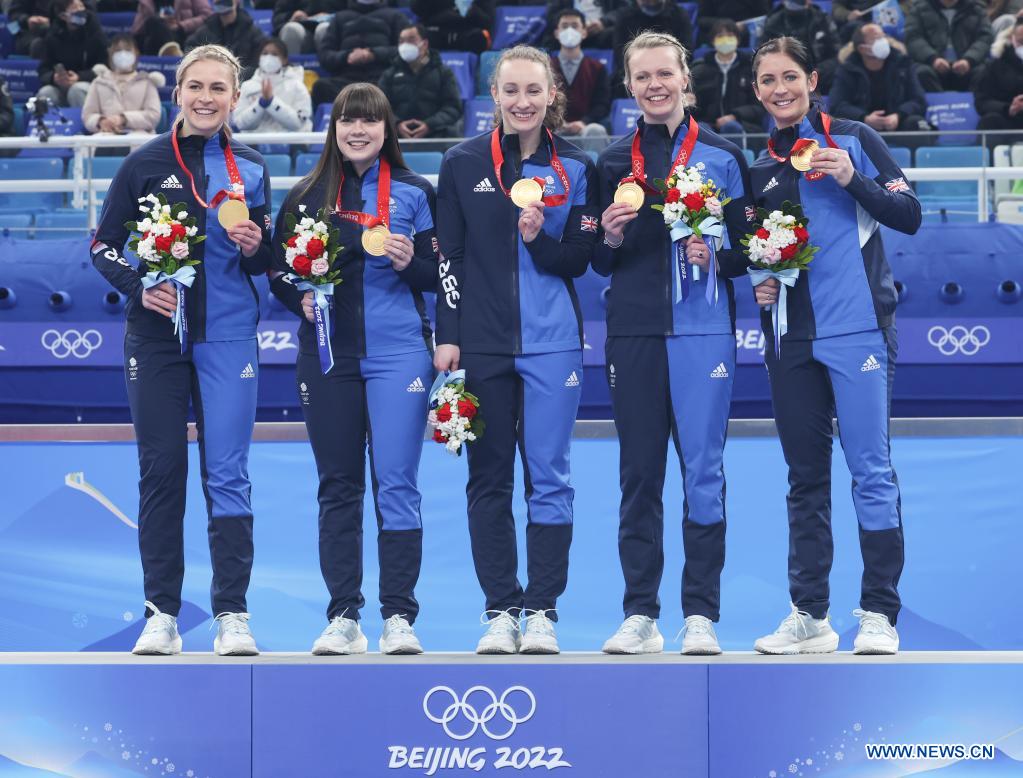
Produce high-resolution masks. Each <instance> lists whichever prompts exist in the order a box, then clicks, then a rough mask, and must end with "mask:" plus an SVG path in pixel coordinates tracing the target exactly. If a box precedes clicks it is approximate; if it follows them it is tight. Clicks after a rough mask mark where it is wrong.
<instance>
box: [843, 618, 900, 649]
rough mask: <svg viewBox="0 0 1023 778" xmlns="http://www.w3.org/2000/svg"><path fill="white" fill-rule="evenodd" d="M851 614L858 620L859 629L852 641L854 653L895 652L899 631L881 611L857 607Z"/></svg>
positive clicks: (897, 645)
mask: <svg viewBox="0 0 1023 778" xmlns="http://www.w3.org/2000/svg"><path fill="white" fill-rule="evenodd" d="M853 616H856V617H858V618H859V620H860V631H859V632H857V633H856V640H855V641H854V642H853V653H854V654H897V653H899V633H898V632H896V631H895V627H893V626H892V625H891V622H890V621H888V617H887V616H885V615H884V614H883V613H874V612H873V611H865V610H860V609H859V608H857V609H856V610H854V611H853Z"/></svg>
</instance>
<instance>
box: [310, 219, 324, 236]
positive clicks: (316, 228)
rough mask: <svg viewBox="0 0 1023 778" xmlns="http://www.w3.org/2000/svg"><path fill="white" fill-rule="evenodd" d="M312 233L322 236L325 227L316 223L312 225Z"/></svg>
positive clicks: (321, 223)
mask: <svg viewBox="0 0 1023 778" xmlns="http://www.w3.org/2000/svg"><path fill="white" fill-rule="evenodd" d="M313 231H314V232H316V233H318V234H320V235H322V234H323V233H325V232H326V231H327V225H326V224H324V223H323V222H316V224H314V225H313Z"/></svg>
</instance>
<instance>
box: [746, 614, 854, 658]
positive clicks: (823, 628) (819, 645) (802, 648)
mask: <svg viewBox="0 0 1023 778" xmlns="http://www.w3.org/2000/svg"><path fill="white" fill-rule="evenodd" d="M753 648H755V649H756V650H757V651H759V652H760V653H761V654H830V653H831V652H832V651H834V650H835V649H837V648H838V633H837V632H835V630H833V629H832V628H831V622H830V621H829V620H828V617H827V616H825V617H824V618H823V619H815V618H814V617H813V616H811V615H810V614H809V613H805V612H803V611H801V610H797V609H796V606H795V605H793V606H792V612H791V613H790V614H789V615H788V616H786V617H785V618H784V620H783V621H782V623H781V624H780V625H779V626H778V629H776V630H775V631H774V632H773V633H772V634H770V635H766V636H765V637H762V638H760V639H759V640H758V641H757V642H756V643H754V644H753Z"/></svg>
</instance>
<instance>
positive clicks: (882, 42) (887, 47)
mask: <svg viewBox="0 0 1023 778" xmlns="http://www.w3.org/2000/svg"><path fill="white" fill-rule="evenodd" d="M870 53H871V54H873V55H874V56H875V57H877V58H878V59H888V55H889V54H891V53H892V44H890V43H889V42H888V39H887V38H878V39H877V40H876V41H874V42H873V43H872V44H871V45H870Z"/></svg>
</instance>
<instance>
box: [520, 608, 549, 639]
mask: <svg viewBox="0 0 1023 778" xmlns="http://www.w3.org/2000/svg"><path fill="white" fill-rule="evenodd" d="M553 610H554V609H553V608H549V609H547V610H539V611H531V610H527V611H525V612H524V613H525V616H526V619H525V621H526V629H525V631H526V632H532V633H534V634H536V633H539V634H541V635H553V634H554V623H553V622H552V621H551V620H550V619H549V618H547V613H548V612H550V611H553Z"/></svg>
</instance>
